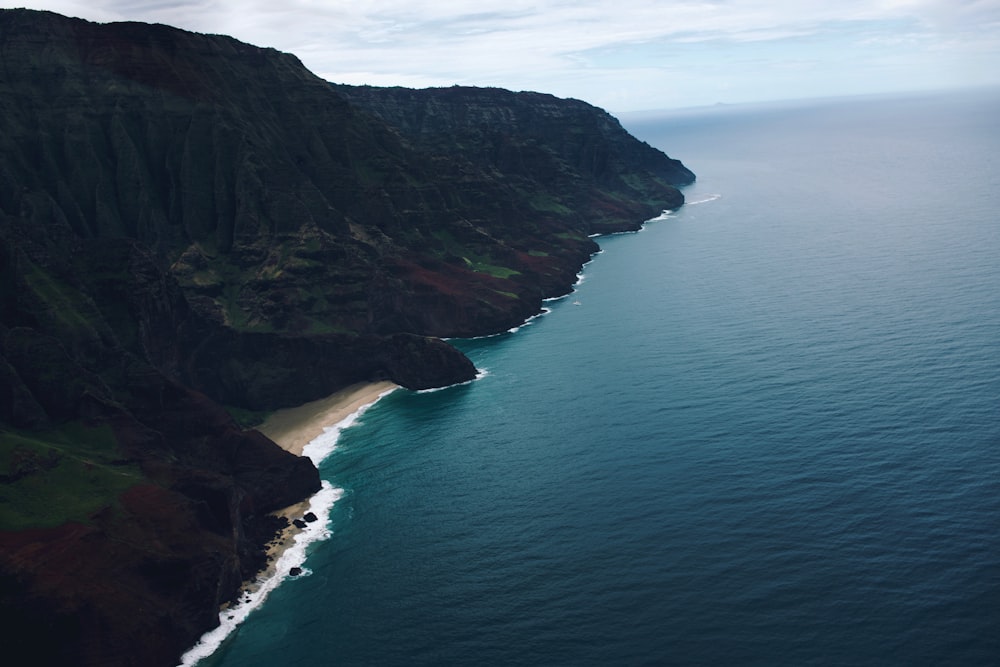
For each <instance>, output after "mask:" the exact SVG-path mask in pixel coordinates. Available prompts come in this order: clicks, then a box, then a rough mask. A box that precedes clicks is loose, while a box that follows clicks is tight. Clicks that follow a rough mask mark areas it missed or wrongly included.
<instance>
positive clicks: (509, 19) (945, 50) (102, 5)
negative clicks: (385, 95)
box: [2, 0, 1000, 111]
mask: <svg viewBox="0 0 1000 667" xmlns="http://www.w3.org/2000/svg"><path fill="white" fill-rule="evenodd" d="M2 6H4V7H13V6H28V7H31V8H35V9H48V10H51V11H55V12H59V13H61V14H66V15H69V16H78V17H82V18H86V19H89V20H92V21H102V22H106V21H121V20H134V21H148V22H157V23H166V24H169V25H174V26H177V27H180V28H185V29H187V30H194V31H197V32H207V33H221V34H227V35H232V36H234V37H236V38H237V39H240V40H242V41H245V42H250V43H251V44H256V45H259V46H272V47H274V48H277V49H280V50H282V51H288V52H291V53H294V54H295V55H297V56H298V57H299V58H301V59H302V61H303V62H304V63H305V65H306V66H307V67H308V68H309V69H311V70H312V71H313V72H315V73H316V74H318V75H320V76H322V77H323V78H325V79H328V80H330V81H336V82H340V83H355V84H360V83H368V84H373V85H403V86H413V87H424V86H449V85H452V84H462V85H479V86H501V87H504V88H510V89H513V90H538V91H542V92H548V93H553V94H555V95H558V96H560V97H576V98H579V99H583V100H586V101H588V102H590V103H592V104H596V105H598V106H601V107H604V108H606V109H608V110H610V111H633V110H641V109H658V108H675V107H686V106H698V105H703V104H713V103H716V102H727V103H738V102H748V101H765V100H781V99H795V98H801V97H815V96H833V95H852V94H865V93H874V92H891V91H908V90H925V89H929V88H948V87H961V86H975V85H984V84H987V85H996V84H1000V0H770V1H768V0H666V1H663V2H651V1H645V0H566V1H562V0H541V1H535V2H524V1H522V0H454V1H451V2H445V1H443V0H438V1H436V2H430V1H429V0H327V1H323V0H199V1H193V0H192V1H185V0H146V1H141V0H136V1H128V0H85V1H79V2H77V1H74V0H48V1H42V2H30V1H28V2H24V1H22V2H14V3H4V4H3V5H2Z"/></svg>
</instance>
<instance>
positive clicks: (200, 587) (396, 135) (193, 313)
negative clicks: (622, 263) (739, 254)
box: [0, 10, 693, 665]
mask: <svg viewBox="0 0 1000 667" xmlns="http://www.w3.org/2000/svg"><path fill="white" fill-rule="evenodd" d="M692 178H693V175H692V174H691V173H690V172H688V171H687V170H686V169H684V168H683V166H682V165H680V164H679V163H677V162H676V161H673V160H670V159H669V158H667V157H666V156H664V155H662V153H659V152H658V151H655V150H653V149H652V148H650V147H648V146H645V145H644V144H641V143H640V142H637V141H636V140H635V139H633V138H632V137H630V136H628V135H627V133H625V132H624V131H623V130H622V129H621V127H620V126H619V125H618V124H617V122H616V121H614V119H613V118H611V117H610V116H608V115H607V114H605V113H604V112H602V111H600V110H598V109H595V108H594V107H591V106H589V105H586V104H584V103H582V102H577V101H571V100H558V99H556V98H552V97H549V96H543V95H536V94H528V93H519V94H514V93H509V92H507V91H498V90H492V89H464V88H456V89H443V90H431V91H406V90H402V89H387V90H386V89H383V90H379V89H371V88H348V87H343V86H334V85H331V84H329V83H327V82H325V81H322V80H320V79H318V78H317V77H315V76H314V75H312V74H311V73H310V72H308V71H307V70H305V69H304V68H303V67H302V65H301V63H300V62H299V61H298V60H297V59H296V58H295V57H294V56H291V55H288V54H282V53H279V52H277V51H274V50H272V49H261V48H257V47H254V46H250V45H247V44H243V43H240V42H238V41H236V40H233V39H231V38H228V37H223V36H208V35H198V34H193V33H189V32H184V31H181V30H177V29H174V28H170V27H168V26H162V25H146V24H138V23H119V24H108V25H98V24H93V23H88V22H86V21H81V20H76V19H68V18H65V17H62V16H58V15H56V14H51V13H47V12H33V11H27V10H0V633H2V639H3V642H4V645H5V646H7V647H9V650H13V649H14V647H30V651H29V652H30V653H31V654H32V655H33V660H34V664H100V665H126V664H136V665H161V664H162V665H166V664H173V663H174V662H175V661H176V659H177V657H178V655H179V654H180V652H181V651H182V650H183V649H184V648H186V647H187V646H189V645H190V644H191V643H192V642H193V641H194V640H195V638H196V637H197V636H198V635H199V634H200V633H201V632H203V631H204V630H206V629H207V628H209V627H210V626H211V625H212V624H214V623H215V620H216V616H215V614H216V611H217V608H218V605H219V603H220V602H222V601H225V600H226V599H228V598H229V597H231V596H232V595H233V594H234V593H235V591H236V590H237V588H238V586H239V584H240V582H241V581H243V580H245V579H246V578H248V577H251V576H252V575H253V574H254V573H255V572H256V571H257V570H258V569H259V568H260V567H261V566H262V565H263V564H264V558H263V551H262V547H263V545H264V544H265V543H266V542H267V541H268V540H269V539H270V537H271V536H272V535H273V533H274V531H275V530H276V529H277V528H278V527H279V525H278V522H276V520H274V519H272V518H270V517H269V513H270V512H271V511H272V510H275V509H278V508H280V507H283V506H285V505H288V504H291V503H293V502H296V501H298V500H300V499H302V498H304V497H306V496H308V495H309V494H310V493H313V492H314V491H315V490H316V489H317V488H318V484H319V479H318V474H317V472H316V470H315V468H314V467H313V466H312V464H311V463H310V462H309V461H308V460H305V459H302V458H299V457H295V456H292V455H290V454H288V453H286V452H284V451H282V450H281V449H280V448H278V447H277V446H276V445H275V444H274V443H272V442H271V441H269V440H268V439H267V438H265V437H264V436H263V435H261V434H260V433H258V432H256V431H253V430H245V429H243V428H241V427H240V426H238V425H237V424H236V423H235V422H234V421H233V419H232V418H231V417H230V415H229V413H228V412H227V411H226V410H225V409H223V408H222V407H220V406H221V405H225V406H229V407H231V408H242V409H247V410H258V411H266V410H270V409H274V408H276V407H282V406H286V405H292V404H296V403H301V402H304V401H308V400H311V399H314V398H318V397H320V396H323V395H326V394H329V393H332V392H333V391H335V390H336V389H338V388H341V387H343V386H345V385H347V384H350V383H353V382H357V381H364V380H375V379H384V378H388V379H392V380H394V381H396V382H398V383H400V384H402V385H404V386H407V387H411V388H424V387H434V386H443V385H447V384H451V383H454V382H460V381H465V380H468V379H471V378H472V377H474V375H475V368H474V367H473V366H472V364H471V363H470V362H469V361H468V359H466V358H465V357H464V356H463V355H462V354H461V353H460V352H458V351H457V350H456V349H455V348H453V347H451V346H450V345H448V344H447V343H445V342H443V341H442V340H440V339H439V338H437V337H438V336H464V335H475V334H485V333H492V332H496V331H501V330H504V329H506V328H508V327H510V326H512V325H514V324H517V323H519V322H520V321H522V320H523V319H524V318H526V317H528V316H530V315H533V314H535V313H536V312H538V310H539V308H540V307H541V301H542V299H543V298H544V297H547V296H552V295H555V294H560V293H564V292H566V291H567V290H569V289H570V286H571V284H572V282H573V280H574V276H575V274H576V272H577V271H578V270H579V267H580V265H581V264H582V263H583V262H584V261H586V259H587V258H588V257H589V255H590V254H591V253H592V252H594V250H596V245H595V244H594V242H593V240H592V239H591V238H589V236H590V235H592V234H595V233H601V232H608V231H615V230H623V229H633V228H635V227H636V226H637V225H638V224H639V223H640V222H641V221H642V220H643V219H645V218H648V217H650V216H652V215H654V214H656V213H658V212H659V211H660V210H662V209H663V208H672V207H675V206H678V205H680V204H681V203H682V202H683V197H682V196H681V195H680V193H679V192H678V191H677V190H676V188H675V187H674V186H675V185H677V184H683V183H686V182H690V180H691V179H692ZM54 638H58V641H53V639H54Z"/></svg>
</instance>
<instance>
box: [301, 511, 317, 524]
mask: <svg viewBox="0 0 1000 667" xmlns="http://www.w3.org/2000/svg"><path fill="white" fill-rule="evenodd" d="M302 518H303V519H304V520H305V521H306V523H312V522H314V521H319V519H318V518H317V517H316V515H315V514H313V513H312V512H306V513H305V514H304V515H303V516H302Z"/></svg>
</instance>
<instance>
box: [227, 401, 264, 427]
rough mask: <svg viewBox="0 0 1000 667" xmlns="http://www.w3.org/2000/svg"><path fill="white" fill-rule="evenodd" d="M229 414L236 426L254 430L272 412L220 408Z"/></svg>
mask: <svg viewBox="0 0 1000 667" xmlns="http://www.w3.org/2000/svg"><path fill="white" fill-rule="evenodd" d="M222 407H224V408H225V409H226V412H228V413H229V416H230V417H232V418H233V421H235V422H236V423H237V424H239V425H240V426H242V427H243V428H255V427H257V426H260V425H261V424H263V423H264V422H265V421H267V418H268V417H270V416H271V414H272V412H271V411H268V410H248V409H246V408H237V407H234V406H232V405H224V406H222Z"/></svg>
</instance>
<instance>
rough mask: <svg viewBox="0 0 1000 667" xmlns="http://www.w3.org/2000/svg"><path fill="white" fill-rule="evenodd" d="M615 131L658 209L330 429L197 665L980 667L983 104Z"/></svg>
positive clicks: (994, 369)
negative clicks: (438, 365) (248, 609)
mask: <svg viewBox="0 0 1000 667" xmlns="http://www.w3.org/2000/svg"><path fill="white" fill-rule="evenodd" d="M624 124H625V125H626V127H627V128H628V129H629V130H630V131H632V132H633V134H636V135H637V136H639V137H640V138H642V139H645V140H647V141H649V142H650V143H651V144H653V145H655V146H658V147H660V148H663V149H664V150H665V151H667V152H668V153H669V154H670V155H671V156H672V157H677V158H680V159H682V160H683V161H684V162H685V164H687V165H688V166H689V167H690V168H691V169H693V170H694V171H695V173H697V174H698V178H699V180H698V183H697V184H696V185H694V186H692V187H690V188H688V189H687V190H686V196H687V198H688V201H689V202H690V203H689V204H688V205H687V206H685V207H684V208H682V209H680V210H679V211H677V212H675V213H673V214H671V215H670V216H668V217H667V218H666V219H664V220H660V221H656V222H651V223H650V224H648V225H647V227H646V229H645V230H644V231H642V232H640V233H638V234H626V235H620V236H613V237H606V238H603V239H601V240H600V242H601V246H602V248H603V252H602V253H601V254H599V255H598V256H596V257H595V258H594V261H593V262H592V263H591V264H589V265H588V266H587V267H586V268H585V270H584V273H583V281H582V282H581V284H580V285H579V286H578V288H577V291H576V292H575V293H574V294H573V295H572V296H570V297H569V298H567V299H563V300H560V301H556V302H552V303H550V304H549V305H550V307H551V312H550V313H549V314H547V315H546V316H544V317H541V318H538V319H536V320H534V321H533V322H532V323H531V324H530V325H528V326H525V327H522V328H521V329H520V330H518V331H517V332H515V333H511V334H506V335H502V336H497V337H493V338H488V339H480V340H474V341H461V342H459V343H458V344H459V346H460V347H462V349H464V350H465V351H466V352H467V353H468V354H469V355H470V357H471V358H472V359H473V360H474V361H475V362H476V364H477V366H478V367H480V368H481V369H484V370H485V371H486V374H485V376H484V377H483V378H482V379H480V380H478V381H476V382H474V383H472V384H469V385H465V386H460V387H453V388H450V389H446V390H442V391H438V392H432V393H421V394H414V393H409V392H404V391H397V392H395V393H393V394H391V395H389V396H388V397H386V398H385V399H383V400H382V401H381V402H380V403H379V404H377V405H376V406H375V407H373V408H372V409H371V410H369V411H368V412H367V413H366V414H365V415H364V416H363V418H362V420H361V422H362V423H361V425H359V426H356V427H354V428H351V429H349V430H347V431H345V432H344V433H343V435H342V436H341V438H340V442H339V446H338V449H337V450H336V451H335V452H334V453H333V454H332V455H331V456H330V457H329V458H328V459H327V460H326V461H325V463H324V464H323V466H322V472H323V475H324V477H326V478H327V479H329V480H330V481H331V482H332V483H333V484H334V485H335V486H337V487H340V488H342V489H343V490H344V496H343V498H341V499H340V500H339V501H338V502H337V503H336V504H335V505H334V508H333V512H332V515H331V523H330V529H331V531H332V533H333V535H332V537H331V538H330V539H329V540H328V541H325V542H321V543H318V544H316V545H315V547H314V549H313V551H312V553H311V555H310V556H309V559H308V560H307V563H306V566H307V568H308V569H309V571H310V572H311V574H310V575H309V576H305V577H300V578H297V579H294V580H290V581H287V582H286V583H285V584H284V585H282V586H281V587H280V588H279V589H278V590H277V591H275V592H274V593H273V594H272V595H271V597H270V598H269V599H268V601H267V603H266V604H265V605H264V606H263V607H262V608H261V609H259V610H257V611H256V612H254V613H253V614H252V615H251V616H250V618H249V619H248V620H247V621H246V623H245V624H244V625H242V626H241V627H240V629H239V630H238V632H237V633H236V634H235V635H234V636H233V638H232V639H231V641H230V642H229V643H227V645H226V646H225V647H224V648H223V649H222V650H221V651H220V652H219V653H218V654H217V655H216V656H214V657H213V658H212V659H211V660H210V661H208V662H209V663H211V664H220V665H232V666H236V665H240V666H246V665H276V664H281V665H286V664H287V665H314V664H315V665H320V664H322V665H327V664H337V665H480V664H482V665H487V664H488V665H607V664H627V665H656V664H678V665H700V664H706V665H707V664H759V665H803V664H823V665H830V664H833V665H865V664H869V665H876V664H878V665H885V664H898V665H918V664H927V665H931V664H933V665H942V664H963V665H970V664H998V663H1000V631H998V628H1000V412H998V408H1000V216H998V215H997V209H998V207H1000V96H998V95H995V94H993V95H989V94H977V95H964V96H951V97H940V98H911V99H861V100H841V101H825V102H814V103H809V104H806V103H803V104H799V105H794V106H792V105H786V106H775V107H732V108H718V109H708V110H701V111H691V112H674V113H672V114H663V115H641V116H640V115H634V116H626V117H625V118H624Z"/></svg>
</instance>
